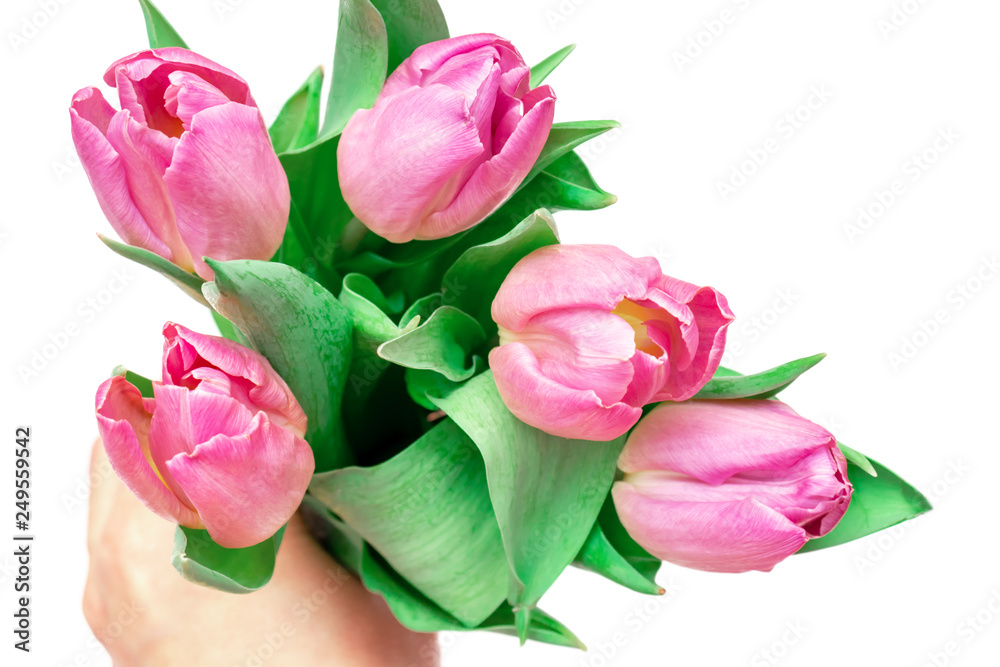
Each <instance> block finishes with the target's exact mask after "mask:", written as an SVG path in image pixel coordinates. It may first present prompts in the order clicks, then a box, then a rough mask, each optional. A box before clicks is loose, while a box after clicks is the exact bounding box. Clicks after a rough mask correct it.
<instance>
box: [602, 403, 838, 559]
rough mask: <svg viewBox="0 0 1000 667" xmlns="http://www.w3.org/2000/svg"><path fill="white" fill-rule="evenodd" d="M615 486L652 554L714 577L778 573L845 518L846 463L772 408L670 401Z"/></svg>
mask: <svg viewBox="0 0 1000 667" xmlns="http://www.w3.org/2000/svg"><path fill="white" fill-rule="evenodd" d="M618 467H619V468H620V469H621V470H622V471H623V472H624V473H625V477H624V478H623V479H622V480H621V481H619V482H616V483H615V485H614V487H613V488H612V494H613V496H614V502H615V508H616V509H617V511H618V516H619V518H620V519H621V521H622V524H623V525H624V526H625V529H626V530H627V531H628V532H629V534H630V535H631V536H632V538H633V539H634V540H635V541H636V542H638V543H639V544H640V545H641V546H642V547H643V548H645V549H646V550H647V551H649V553H651V554H653V555H654V556H656V557H657V558H660V559H662V560H665V561H669V562H671V563H675V564H677V565H682V566H684V567H690V568H694V569H696V570H707V571H710V572H747V571H749V570H761V571H763V572H768V571H770V570H771V569H772V568H773V567H774V566H775V565H777V564H778V563H779V562H781V561H782V560H784V559H785V558H787V557H788V556H791V555H792V554H794V553H795V552H796V551H798V550H799V549H800V548H802V545H803V544H805V543H806V541H807V540H810V539H812V538H815V537H822V536H823V535H826V534H827V533H829V532H830V531H831V530H833V528H834V526H836V525H837V522H839V521H840V519H841V517H843V516H844V513H845V512H846V511H847V506H848V505H849V504H850V502H851V492H852V490H853V489H852V487H851V484H850V482H849V480H848V479H847V460H846V459H845V458H844V455H843V454H842V453H841V451H840V449H838V448H837V441H836V439H835V438H834V437H833V435H831V434H830V433H829V431H827V430H826V429H824V428H823V427H821V426H818V425H817V424H814V423H812V422H810V421H808V420H806V419H803V418H802V417H800V416H799V415H798V414H796V413H795V411H793V410H792V409H791V408H790V407H788V406H787V405H785V404H784V403H781V402H779V401H773V400H742V401H689V402H686V403H664V404H662V405H660V406H658V407H656V408H655V409H654V410H653V411H652V412H650V413H649V414H648V415H647V416H646V417H645V418H644V419H643V420H642V421H641V422H639V425H638V426H636V428H635V430H634V431H632V434H631V435H630V436H629V439H628V442H627V443H626V444H625V449H624V451H623V452H622V454H621V457H620V458H619V460H618Z"/></svg>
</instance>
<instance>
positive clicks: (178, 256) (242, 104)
mask: <svg viewBox="0 0 1000 667" xmlns="http://www.w3.org/2000/svg"><path fill="white" fill-rule="evenodd" d="M104 80H105V81H106V82H107V84H108V85H110V86H115V87H117V89H118V97H119V100H120V102H121V106H122V108H121V110H120V111H116V110H115V109H114V108H113V107H112V106H111V105H110V104H108V103H107V102H106V101H105V99H104V96H103V95H101V92H100V91H99V90H97V89H96V88H84V89H82V90H80V91H79V92H77V93H76V95H74V96H73V104H72V106H71V107H70V118H71V121H72V130H73V143H74V144H76V150H77V153H78V154H79V156H80V162H81V164H82V165H83V168H84V171H86V172H87V177H88V178H89V179H90V184H91V186H93V188H94V192H95V193H96V194H97V200H98V202H99V203H100V205H101V208H102V210H103V211H104V215H105V216H107V218H108V221H109V222H110V223H111V226H112V227H114V229H115V231H116V232H117V233H118V235H119V236H121V238H122V239H123V240H124V241H125V242H126V243H129V244H131V245H134V246H138V247H140V248H145V249H146V250H149V251H151V252H154V253H156V254H158V255H160V256H162V257H164V258H166V259H168V260H170V261H171V262H173V263H174V264H176V265H177V266H179V267H181V268H182V269H184V270H185V271H189V272H191V271H193V272H196V273H197V274H198V275H199V276H201V277H202V278H205V279H206V280H211V279H212V270H211V269H210V268H209V267H208V266H207V265H206V264H205V262H204V261H202V257H212V258H213V259H218V260H223V261H224V260H230V259H262V260H267V259H270V258H271V257H272V256H273V255H274V253H275V252H276V251H277V249H278V246H280V245H281V241H282V238H283V237H284V233H285V226H286V224H287V223H288V212H289V207H290V202H291V198H290V195H289V190H288V180H287V178H286V177H285V172H284V169H283V168H282V166H281V163H280V162H279V161H278V156H277V155H276V154H275V152H274V148H273V147H272V146H271V139H270V137H269V136H268V133H267V127H266V126H265V124H264V119H263V117H262V116H261V113H260V110H259V109H258V108H257V104H256V102H254V100H253V97H251V96H250V89H249V88H248V87H247V84H246V82H245V81H244V80H243V79H241V78H240V77H239V76H237V75H236V74H235V73H233V72H231V71H229V70H228V69H226V68H224V67H222V66H221V65H217V64H216V63H214V62H212V61H211V60H208V59H207V58H203V57H202V56H199V55H198V54H196V53H192V52H191V51H188V50H186V49H181V48H167V49H155V50H153V51H143V52H141V53H136V54H134V55H131V56H128V57H127V58H123V59H121V60H119V61H118V62H116V63H114V64H113V65H111V67H110V68H108V71H107V72H106V73H105V74H104Z"/></svg>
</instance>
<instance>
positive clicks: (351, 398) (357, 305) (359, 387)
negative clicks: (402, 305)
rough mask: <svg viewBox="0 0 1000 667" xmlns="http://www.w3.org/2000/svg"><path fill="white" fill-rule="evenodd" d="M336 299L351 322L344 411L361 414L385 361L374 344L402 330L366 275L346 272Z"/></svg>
mask: <svg viewBox="0 0 1000 667" xmlns="http://www.w3.org/2000/svg"><path fill="white" fill-rule="evenodd" d="M339 299H340V302H341V303H342V304H343V305H344V307H345V308H346V309H347V311H348V312H349V313H350V314H351V320H352V321H353V322H354V355H353V357H352V359H351V370H350V373H349V375H348V383H347V384H348V389H347V392H346V394H345V399H344V400H345V408H344V412H345V414H347V415H355V414H356V415H361V414H362V407H363V405H364V403H365V401H366V400H367V399H368V396H369V395H370V394H371V392H372V390H373V389H374V388H375V385H376V383H377V382H378V380H379V378H380V377H381V376H382V374H383V373H384V372H385V370H386V369H387V368H388V366H389V363H388V362H386V361H385V360H383V359H380V358H379V356H378V347H379V345H381V344H382V343H384V342H386V341H389V340H392V339H393V338H396V337H398V336H399V335H400V334H402V333H403V330H402V329H401V328H400V327H398V326H396V324H395V322H393V321H392V319H391V318H390V317H389V316H388V315H387V314H386V311H388V310H389V304H388V302H387V301H386V299H385V296H384V295H383V294H382V292H381V291H380V290H379V288H378V286H377V285H376V284H375V283H374V282H372V280H371V278H369V277H368V276H364V275H361V274H360V273H349V274H347V275H346V276H345V277H344V286H343V289H342V290H341V292H340V297H339Z"/></svg>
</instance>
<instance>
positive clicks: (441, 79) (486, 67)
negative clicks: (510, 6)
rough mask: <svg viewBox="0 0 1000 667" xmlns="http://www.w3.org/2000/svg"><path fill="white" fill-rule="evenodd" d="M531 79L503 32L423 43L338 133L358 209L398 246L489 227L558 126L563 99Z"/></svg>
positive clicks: (344, 188)
mask: <svg viewBox="0 0 1000 667" xmlns="http://www.w3.org/2000/svg"><path fill="white" fill-rule="evenodd" d="M529 81H530V72H529V70H528V66H527V65H526V64H525V62H524V59H523V58H521V54H520V53H518V52H517V49H515V48H514V46H513V45H512V44H511V43H510V42H508V41H507V40H505V39H501V38H500V37H497V36H496V35H490V34H480V35H465V36H463V37H452V38H451V39H444V40H441V41H438V42H431V43H430V44H424V45H423V46H421V47H418V48H417V49H416V50H415V51H414V52H413V54H412V55H411V56H410V57H409V58H407V59H406V60H404V61H403V63H402V64H401V65H400V66H399V68H398V69H396V71H395V72H393V74H392V76H390V77H389V78H388V80H387V81H386V83H385V87H384V88H383V89H382V92H381V94H380V95H379V97H378V99H377V100H376V102H375V106H374V107H372V108H371V109H361V110H358V111H357V112H355V114H354V115H353V116H352V117H351V120H350V121H349V122H348V123H347V126H346V127H345V128H344V132H343V134H342V136H341V137H340V144H339V146H338V148H337V168H338V172H339V174H340V188H341V192H342V194H343V196H344V200H345V201H346V202H347V204H348V206H350V208H351V211H352V212H353V213H354V215H355V216H357V218H358V219H359V220H361V221H362V222H363V223H364V224H365V225H367V226H368V228H369V229H371V230H372V231H373V232H375V233H376V234H378V235H379V236H382V237H384V238H386V239H388V240H389V241H392V242H393V243H404V242H406V241H412V240H413V239H439V238H443V237H445V236H450V235H452V234H457V233H458V232H461V231H464V230H466V229H468V228H470V227H472V226H473V225H475V224H476V223H478V222H480V221H482V220H483V219H484V218H486V217H487V216H488V215H489V214H490V213H492V212H493V211H494V210H496V209H497V207H499V206H500V204H502V203H503V202H504V200H506V199H507V198H508V197H509V196H510V195H511V194H512V193H513V192H514V190H515V189H516V188H517V186H518V185H520V183H521V181H523V180H524V178H525V176H527V174H528V172H529V171H530V170H531V167H532V165H534V163H535V160H537V159H538V156H539V154H540V153H541V151H542V147H543V146H544V145H545V140H546V139H547V138H548V135H549V130H550V129H551V128H552V118H553V114H554V112H555V99H556V98H555V94H554V93H553V92H552V89H551V88H549V87H548V86H539V87H538V88H535V89H533V90H532V89H531V88H530V83H529Z"/></svg>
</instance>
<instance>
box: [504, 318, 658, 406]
mask: <svg viewBox="0 0 1000 667" xmlns="http://www.w3.org/2000/svg"><path fill="white" fill-rule="evenodd" d="M500 336H501V340H500V342H501V345H503V344H507V343H509V342H513V341H516V342H519V343H522V344H524V345H526V346H527V347H528V348H529V349H530V350H531V352H532V354H534V355H535V357H536V359H537V360H538V366H539V369H540V370H541V372H542V374H543V375H545V377H547V378H548V379H550V380H552V381H554V382H557V383H559V384H561V385H564V386H565V387H568V388H569V389H577V390H580V391H586V390H588V389H592V390H593V391H594V392H595V393H596V394H597V396H598V398H599V399H600V401H601V403H602V404H603V405H610V404H612V403H617V402H618V401H620V400H622V397H623V396H624V395H625V391H626V390H627V388H628V386H629V383H630V382H631V381H632V374H633V371H632V362H631V358H632V356H633V354H634V353H635V344H634V343H633V334H632V328H631V327H630V326H629V325H628V324H627V323H626V322H625V321H624V320H623V319H621V318H620V317H616V316H614V315H612V314H611V313H607V312H603V311H600V310H592V309H589V308H567V309H563V310H555V311H551V312H548V313H541V314H539V315H536V316H535V317H533V318H532V319H531V320H530V321H529V322H528V324H527V325H525V327H524V328H523V329H521V330H520V331H518V332H516V333H513V332H508V331H505V330H501V333H500ZM640 405H641V404H640ZM636 407H640V406H636Z"/></svg>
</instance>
